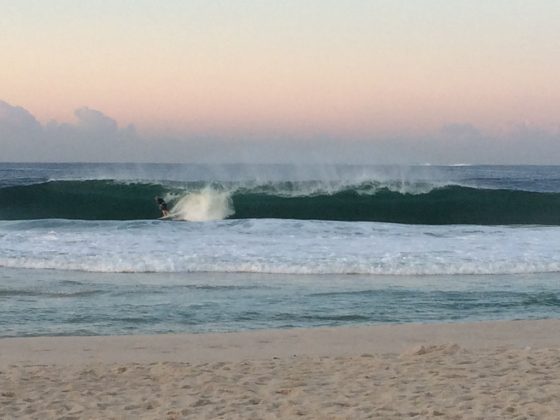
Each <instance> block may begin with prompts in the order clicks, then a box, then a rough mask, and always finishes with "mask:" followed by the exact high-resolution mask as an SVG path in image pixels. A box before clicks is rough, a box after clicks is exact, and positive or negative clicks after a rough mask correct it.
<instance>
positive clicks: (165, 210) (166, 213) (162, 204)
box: [155, 197, 169, 217]
mask: <svg viewBox="0 0 560 420" xmlns="http://www.w3.org/2000/svg"><path fill="white" fill-rule="evenodd" d="M155 200H156V202H157V204H158V206H159V209H160V210H161V217H168V216H169V209H168V208H167V203H166V202H165V200H164V199H163V198H161V197H155Z"/></svg>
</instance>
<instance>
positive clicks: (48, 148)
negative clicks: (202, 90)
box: [0, 101, 560, 164]
mask: <svg viewBox="0 0 560 420" xmlns="http://www.w3.org/2000/svg"><path fill="white" fill-rule="evenodd" d="M74 115H75V117H76V120H75V122H73V123H62V124H61V123H58V122H56V121H50V122H48V123H46V124H41V123H40V122H39V121H37V119H36V118H35V117H34V116H33V115H32V114H31V113H30V112H29V111H27V110H25V109H24V108H21V107H18V106H12V105H10V104H8V103H7V102H4V101H0V161H20V162H21V161H26V162H33V161H39V162H41V161H43V162H44V161H52V162H67V161H74V162H177V163H182V162H186V163H214V164H219V163H294V164H305V163H312V164H329V163H349V164H418V163H431V164H453V163H472V164H560V130H556V131H550V130H545V129H543V128H541V127H538V126H532V125H527V124H518V125H513V126H512V127H511V128H510V129H509V130H507V131H504V132H503V133H502V134H499V135H489V134H487V133H484V132H483V131H482V130H480V129H479V128H478V127H476V126H475V125H473V124H471V123H469V122H450V123H448V124H445V125H444V126H442V127H441V129H439V130H437V131H436V132H434V133H433V134H432V135H422V136H417V137H413V136H404V135H398V134H395V135H394V136H391V137H375V136H372V137H370V138H359V139H358V138H332V137H329V136H327V135H323V136H318V137H316V138H305V139H302V138H295V137H285V138H282V137H275V138H258V139H255V138H254V137H250V138H249V137H248V138H241V137H240V138H223V137H219V136H207V137H203V136H193V135H188V136H184V137H181V136H178V135H175V136H167V137H163V136H157V135H152V136H149V137H147V136H144V135H141V134H139V133H137V131H136V129H135V127H134V126H133V125H129V126H126V127H121V126H119V124H118V123H117V121H116V120H115V119H113V118H111V117H110V116H108V115H105V114H104V113H103V112H101V111H98V110H95V109H91V108H88V107H82V108H79V109H77V110H76V111H75V113H74Z"/></svg>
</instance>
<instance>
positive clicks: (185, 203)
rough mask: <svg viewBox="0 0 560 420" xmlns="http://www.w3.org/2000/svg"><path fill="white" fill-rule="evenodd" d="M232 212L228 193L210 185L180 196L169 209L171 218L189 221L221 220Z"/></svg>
mask: <svg viewBox="0 0 560 420" xmlns="http://www.w3.org/2000/svg"><path fill="white" fill-rule="evenodd" d="M233 213H234V210H233V208H232V201H231V197H230V194H229V193H228V192H227V191H218V190H216V189H214V188H212V187H210V186H207V187H205V188H203V189H202V190H201V191H197V192H190V193H187V194H186V195H184V196H183V197H181V198H180V199H179V200H178V201H177V202H176V203H175V204H174V205H173V207H172V209H171V218H172V219H174V220H187V221H191V222H205V221H210V220H223V219H225V218H227V217H229V216H231V215H232V214H233Z"/></svg>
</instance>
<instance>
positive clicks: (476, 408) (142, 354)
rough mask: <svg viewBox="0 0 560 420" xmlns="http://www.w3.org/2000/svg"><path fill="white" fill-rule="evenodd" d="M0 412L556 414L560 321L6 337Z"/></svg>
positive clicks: (1, 345) (0, 351) (1, 343)
mask: <svg viewBox="0 0 560 420" xmlns="http://www.w3.org/2000/svg"><path fill="white" fill-rule="evenodd" d="M0 418H8V419H9V418H40V419H44V418H67V419H69V418H92V419H93V418H95V419H98V418H102V419H106V418H119V419H120V418H130V419H136V418H154V419H165V418H169V419H175V418H177V419H178V418H192V419H215V418H225V419H275V418H281V419H286V418H312V419H338V418H340V419H361V418H364V419H365V418H373V419H393V418H418V419H422V418H442V419H494V418H496V419H525V418H526V419H529V418H531V419H558V418H560V320H543V321H507V322H484V323H473V324H434V325H410V324H409V325H391V326H387V325H384V326H372V327H347V328H346V327H345V328H325V329H322V328H321V329H301V330H284V331H259V332H247V333H231V334H186V335H163V336H129V337H54V338H53V337H51V338H24V339H21V338H18V339H2V340H0Z"/></svg>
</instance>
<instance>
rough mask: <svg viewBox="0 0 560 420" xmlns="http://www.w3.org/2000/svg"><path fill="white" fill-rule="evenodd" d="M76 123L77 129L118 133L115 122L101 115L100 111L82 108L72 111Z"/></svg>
mask: <svg viewBox="0 0 560 420" xmlns="http://www.w3.org/2000/svg"><path fill="white" fill-rule="evenodd" d="M74 115H75V116H76V118H77V120H78V122H77V127H78V128H81V129H83V130H87V131H93V132H103V133H116V132H117V131H118V128H119V127H118V124H117V122H116V121H115V120H114V119H112V118H110V117H108V116H106V115H105V114H103V113H102V112H101V111H96V110H95V109H90V108H88V107H82V108H79V109H77V110H75V111H74Z"/></svg>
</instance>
